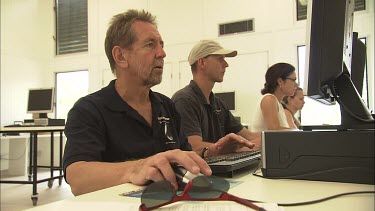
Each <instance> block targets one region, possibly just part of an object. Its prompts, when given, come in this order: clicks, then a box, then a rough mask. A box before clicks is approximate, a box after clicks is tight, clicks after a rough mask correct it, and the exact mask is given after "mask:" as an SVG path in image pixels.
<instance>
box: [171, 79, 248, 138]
mask: <svg viewBox="0 0 375 211" xmlns="http://www.w3.org/2000/svg"><path fill="white" fill-rule="evenodd" d="M209 98H210V103H209V104H208V103H207V102H206V99H205V97H204V95H203V93H202V91H201V90H200V88H199V87H198V85H197V84H196V83H195V81H193V80H192V81H190V84H189V85H187V86H186V87H184V88H183V89H181V90H179V91H177V92H176V93H175V94H174V95H173V97H172V100H173V102H174V104H175V106H176V109H177V111H178V113H179V114H180V116H181V122H182V130H183V132H184V133H185V134H186V136H191V135H199V136H201V137H202V139H203V141H206V142H212V143H215V142H216V141H217V140H219V139H220V138H222V137H224V136H225V135H227V134H229V133H238V132H239V131H241V130H242V129H243V126H242V124H241V123H240V122H239V121H238V120H236V119H235V118H234V116H233V115H232V113H231V112H230V110H229V109H228V107H227V106H226V105H225V104H224V103H223V102H222V101H221V100H220V99H219V98H217V97H215V95H214V94H213V93H212V92H211V94H210V97H209Z"/></svg>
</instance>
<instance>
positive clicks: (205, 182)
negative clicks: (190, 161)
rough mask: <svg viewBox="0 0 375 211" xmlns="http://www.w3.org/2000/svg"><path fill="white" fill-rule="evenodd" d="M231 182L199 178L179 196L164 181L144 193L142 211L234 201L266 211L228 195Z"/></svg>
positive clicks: (188, 185)
mask: <svg viewBox="0 0 375 211" xmlns="http://www.w3.org/2000/svg"><path fill="white" fill-rule="evenodd" d="M228 190H229V182H228V181H227V180H225V179H223V178H219V177H214V176H209V177H206V176H198V177H195V178H194V179H193V180H191V181H189V182H188V183H187V184H186V186H185V188H184V190H183V192H182V193H181V194H179V195H177V194H176V192H175V191H174V190H173V187H172V185H171V183H170V182H168V181H166V180H163V181H159V182H154V183H152V184H150V185H149V186H148V187H147V188H146V189H145V190H144V191H143V193H142V197H141V203H142V204H141V206H140V207H139V209H140V210H142V211H147V210H153V209H156V208H159V207H162V206H165V205H168V204H172V203H174V202H177V201H234V202H237V203H240V204H242V205H245V206H247V207H250V208H252V209H254V210H265V209H263V208H260V207H258V206H257V205H255V204H253V203H251V202H250V201H248V200H246V199H242V198H239V197H237V196H234V195H231V194H229V193H227V191H228Z"/></svg>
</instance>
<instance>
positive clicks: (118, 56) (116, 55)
mask: <svg viewBox="0 0 375 211" xmlns="http://www.w3.org/2000/svg"><path fill="white" fill-rule="evenodd" d="M112 56H113V59H114V60H115V62H116V64H117V65H119V66H120V67H127V66H128V60H127V57H126V53H125V52H124V50H123V49H121V47H120V46H115V47H113V49H112Z"/></svg>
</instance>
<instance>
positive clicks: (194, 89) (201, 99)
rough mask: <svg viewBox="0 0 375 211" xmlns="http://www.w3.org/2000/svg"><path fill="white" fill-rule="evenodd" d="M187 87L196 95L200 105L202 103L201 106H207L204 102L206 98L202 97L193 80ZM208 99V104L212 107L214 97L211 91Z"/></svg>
mask: <svg viewBox="0 0 375 211" xmlns="http://www.w3.org/2000/svg"><path fill="white" fill-rule="evenodd" d="M189 86H190V87H191V89H192V90H193V92H194V93H195V94H196V95H197V97H198V99H199V101H200V103H202V104H203V105H209V104H208V103H207V101H206V97H205V96H204V94H203V92H202V90H201V89H200V88H199V86H198V84H197V83H196V82H195V81H194V80H191V81H190V84H189ZM208 98H209V100H210V104H211V105H213V104H214V102H215V96H214V93H213V92H212V91H211V93H210V96H209V97H208Z"/></svg>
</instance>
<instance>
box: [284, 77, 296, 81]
mask: <svg viewBox="0 0 375 211" xmlns="http://www.w3.org/2000/svg"><path fill="white" fill-rule="evenodd" d="M286 79H289V80H291V81H293V82H296V81H297V78H285V80H286Z"/></svg>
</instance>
